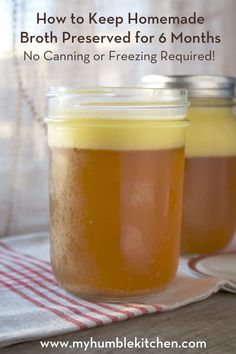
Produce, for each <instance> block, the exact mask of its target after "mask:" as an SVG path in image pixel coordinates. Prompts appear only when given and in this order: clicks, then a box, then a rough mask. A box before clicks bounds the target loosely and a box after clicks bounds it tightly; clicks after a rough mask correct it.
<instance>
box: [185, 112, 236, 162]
mask: <svg viewBox="0 0 236 354" xmlns="http://www.w3.org/2000/svg"><path fill="white" fill-rule="evenodd" d="M187 118H188V119H189V120H190V125H189V126H188V127H187V130H186V148H185V149H186V150H185V151H186V156H187V157H207V156H235V155H236V118H235V117H234V116H233V112H232V107H225V108H223V107H214V108H211V107H190V109H189V111H188V116H187Z"/></svg>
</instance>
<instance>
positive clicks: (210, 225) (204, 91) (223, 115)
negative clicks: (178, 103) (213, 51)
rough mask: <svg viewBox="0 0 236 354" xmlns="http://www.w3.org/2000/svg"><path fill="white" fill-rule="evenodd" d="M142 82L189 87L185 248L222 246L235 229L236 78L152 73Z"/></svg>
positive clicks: (199, 249) (201, 250)
mask: <svg viewBox="0 0 236 354" xmlns="http://www.w3.org/2000/svg"><path fill="white" fill-rule="evenodd" d="M143 81H144V82H145V84H148V86H154V87H159V88H161V87H165V88H173V87H175V88H176V87H178V88H179V87H181V88H182V87H183V88H186V89H188V91H189V97H190V102H191V106H190V108H189V110H188V115H187V116H188V119H189V120H190V122H191V124H190V125H189V126H188V128H187V131H186V163H185V178H184V201H183V222H182V241H181V248H182V252H183V253H208V252H217V251H220V250H223V249H224V248H225V247H227V246H229V245H230V243H231V241H232V239H233V237H234V235H235V231H236V119H235V101H234V89H235V79H234V78H232V77H224V76H200V75H197V76H149V77H146V78H144V80H143Z"/></svg>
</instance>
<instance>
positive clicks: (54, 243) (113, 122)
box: [48, 96, 186, 301]
mask: <svg viewBox="0 0 236 354" xmlns="http://www.w3.org/2000/svg"><path fill="white" fill-rule="evenodd" d="M106 99H107V100H109V98H106ZM122 99H123V96H122ZM65 100H66V98H65V97H63V100H62V103H61V105H62V104H64V101H65ZM56 102H57V99H56ZM102 104H103V103H102ZM61 105H60V104H59V105H54V106H55V107H57V106H58V107H59V110H60V109H61V108H60V107H61ZM105 105H108V104H107V102H106V103H105ZM67 106H68V105H67ZM146 106H147V104H145V107H146ZM185 106H186V105H185ZM77 107H78V104H77V103H76V104H75V105H74V110H73V113H71V110H70V109H68V107H67V108H66V111H64V112H63V111H62V112H61V113H60V114H56V113H55V112H56V111H57V109H56V111H55V110H54V108H53V109H51V114H50V115H51V117H50V120H49V122H48V141H49V150H50V234H51V262H52V268H53V271H54V274H55V276H56V278H57V280H58V281H59V283H60V284H61V286H62V287H63V288H65V289H66V290H68V291H70V292H73V293H75V294H77V295H79V296H81V297H85V298H88V299H93V300H106V301H109V300H111V301H114V300H116V301H123V300H124V301H125V300H126V301H127V299H133V298H139V297H140V296H142V295H147V294H151V293H155V292H159V291H161V290H163V289H164V288H165V287H166V286H167V285H169V283H170V282H171V281H172V280H173V279H174V277H175V274H176V270H177V266H178V259H179V252H180V232H181V217H182V192H183V174H184V141H185V128H186V121H185V122H184V121H181V118H178V119H175V120H174V121H173V120H172V119H166V118H163V119H162V117H160V114H161V113H160V112H162V108H161V110H160V112H159V113H158V119H149V118H150V115H151V116H153V115H154V116H155V114H156V113H155V109H154V110H152V108H151V109H150V107H148V109H146V108H145V109H144V111H143V110H141V111H140V106H139V107H138V108H137V109H136V110H135V109H132V108H130V106H129V104H127V105H126V106H124V107H123V108H122V109H120V103H119V104H118V105H117V107H116V108H115V110H114V107H113V106H112V107H110V106H109V107H108V108H107V107H105V108H104V109H103V108H102V110H101V109H100V106H99V107H98V108H96V109H95V110H94V106H93V105H91V104H90V106H89V107H88V108H85V109H84V108H83V109H81V108H80V106H79V108H77ZM164 109H165V108H164ZM174 109H175V108H174ZM181 109H182V108H181ZM184 109H185V111H186V107H185V108H184ZM140 112H141V113H140ZM57 115H58V116H60V118H59V119H57ZM146 115H148V116H149V118H148V117H147V118H146ZM54 116H56V119H55V117H54ZM136 117H137V119H136Z"/></svg>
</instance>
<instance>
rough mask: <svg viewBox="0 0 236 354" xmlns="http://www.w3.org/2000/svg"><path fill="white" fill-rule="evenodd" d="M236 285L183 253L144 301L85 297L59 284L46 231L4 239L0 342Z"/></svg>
mask: <svg viewBox="0 0 236 354" xmlns="http://www.w3.org/2000/svg"><path fill="white" fill-rule="evenodd" d="M220 289H224V290H228V291H231V292H236V284H232V283H230V282H229V281H227V280H224V279H219V278H214V277H204V276H201V275H198V274H197V273H195V272H193V271H192V270H190V269H189V267H188V259H187V258H181V259H180V265H179V269H178V273H177V277H176V280H175V281H174V282H173V284H172V285H171V286H170V287H169V288H167V289H166V290H165V291H164V292H162V293H160V294H157V295H153V296H152V297H151V298H149V300H148V301H147V302H146V301H144V302H142V303H121V304H118V303H102V302H99V303H98V302H96V303H95V302H91V301H86V300H83V299H81V298H79V297H76V296H73V295H71V294H69V293H67V292H66V291H65V290H63V289H62V288H60V287H59V285H58V283H57V281H56V279H55V278H54V276H53V274H52V271H51V266H50V262H49V236H48V234H39V233H37V234H30V235H22V236H14V237H8V238H3V239H2V240H1V242H0V298H1V301H0V329H1V330H0V346H1V347H3V346H7V345H10V344H13V343H18V342H25V341H30V340H34V339H42V338H44V337H49V336H53V335H59V334H64V333H69V332H73V331H79V330H83V329H87V328H91V327H96V326H103V325H105V324H109V323H112V322H116V321H124V320H127V319H130V318H132V317H136V316H141V315H143V314H148V313H154V312H162V311H169V310H172V309H176V308H178V307H181V306H184V305H187V304H190V303H193V302H196V301H200V300H203V299H205V298H207V297H209V296H210V295H212V294H213V293H215V292H217V291H219V290H220Z"/></svg>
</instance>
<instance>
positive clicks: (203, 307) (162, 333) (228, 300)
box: [0, 292, 236, 354]
mask: <svg viewBox="0 0 236 354" xmlns="http://www.w3.org/2000/svg"><path fill="white" fill-rule="evenodd" d="M116 336H118V337H120V338H122V337H127V339H133V338H134V337H135V336H137V337H139V338H141V337H146V338H148V339H149V340H154V339H155V338H156V337H159V338H160V339H161V340H162V341H164V340H169V341H171V340H176V341H178V342H180V341H184V340H189V341H190V340H205V341H206V342H207V348H206V349H163V350H162V349H159V350H157V349H139V350H138V349H130V350H128V349H126V350H125V349H124V350H123V349H119V350H118V349H117V350H111V349H89V350H88V351H87V353H89V354H90V353H91V354H92V353H106V354H108V353H109V354H111V353H116V352H117V353H119V354H126V353H128V352H130V353H136V352H138V353H145V354H146V353H150V354H152V353H157V352H158V353H165V354H167V353H176V354H177V353H179V354H180V353H191V354H194V353H209V354H234V353H236V296H235V295H233V294H228V293H225V292H221V293H218V294H216V295H214V296H212V297H211V298H209V299H207V300H205V301H202V302H198V303H196V304H192V305H188V306H186V307H183V308H181V309H178V310H175V311H171V312H167V313H162V314H153V315H144V316H141V317H138V318H135V319H131V320H128V321H124V322H119V323H115V324H111V325H107V326H104V327H99V328H93V329H90V330H86V331H81V332H75V333H72V334H67V335H64V336H57V337H53V338H50V340H51V339H52V340H63V341H67V340H70V341H73V340H74V341H83V340H84V341H87V340H89V339H90V337H93V339H94V340H113V339H114V338H115V337H116ZM0 352H1V354H15V353H17V354H32V353H37V354H41V353H51V354H54V353H65V354H67V353H82V352H84V351H83V350H81V349H59V348H57V349H49V348H48V349H42V348H41V346H40V343H39V341H34V342H28V343H22V344H18V345H13V346H11V347H8V348H4V349H1V350H0Z"/></svg>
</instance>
